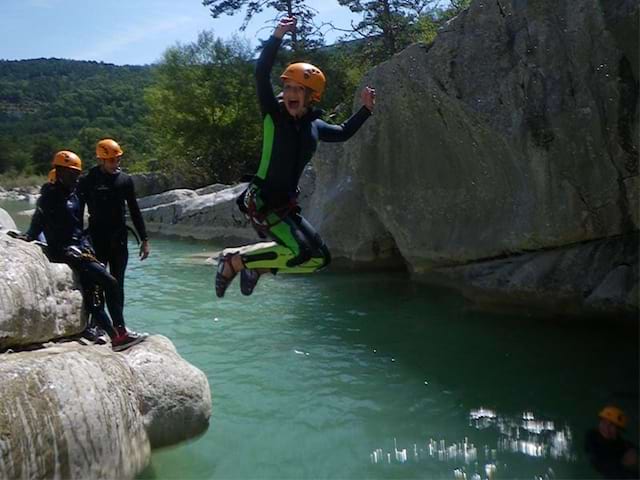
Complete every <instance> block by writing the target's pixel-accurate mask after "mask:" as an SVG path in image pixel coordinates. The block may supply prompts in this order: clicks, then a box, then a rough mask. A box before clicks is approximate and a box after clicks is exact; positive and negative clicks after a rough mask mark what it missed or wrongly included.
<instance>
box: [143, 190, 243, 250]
mask: <svg viewBox="0 0 640 480" xmlns="http://www.w3.org/2000/svg"><path fill="white" fill-rule="evenodd" d="M245 188H246V184H239V185H236V186H235V187H232V188H228V189H225V190H222V191H217V192H214V193H209V194H205V195H197V194H196V193H195V192H193V195H189V196H188V198H182V199H179V200H175V198H174V199H172V200H170V201H167V202H166V203H160V204H156V205H154V206H151V207H149V208H144V209H143V210H142V216H143V217H144V221H145V224H146V226H147V229H148V230H149V231H151V232H158V233H162V234H165V235H177V236H181V237H191V238H197V239H211V238H215V239H219V240H225V239H226V240H233V241H238V240H241V241H251V240H252V239H254V238H255V233H254V232H253V230H252V229H251V228H250V226H249V224H248V222H247V220H246V219H245V218H244V215H243V214H242V213H241V212H240V211H239V210H238V208H237V206H236V203H235V200H236V198H237V196H238V195H240V193H241V192H242V191H243V190H244V189H245ZM163 195H165V196H167V197H166V198H168V196H169V195H173V197H176V195H175V194H173V193H172V192H167V193H165V194H163ZM142 201H143V204H144V203H145V202H146V201H147V200H146V199H142Z"/></svg>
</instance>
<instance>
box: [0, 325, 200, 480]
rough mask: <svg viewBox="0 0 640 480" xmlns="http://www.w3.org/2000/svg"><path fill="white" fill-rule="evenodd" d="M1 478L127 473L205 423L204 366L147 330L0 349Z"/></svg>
mask: <svg viewBox="0 0 640 480" xmlns="http://www.w3.org/2000/svg"><path fill="white" fill-rule="evenodd" d="M0 385H1V386H2V395H1V396H0V478H133V477H134V476H135V475H136V474H138V473H139V472H140V471H141V470H142V469H143V468H144V467H145V466H146V465H147V464H148V462H149V458H150V449H151V447H159V446H166V445H173V444H175V443H178V442H180V441H183V440H186V439H188V438H193V437H194V436H197V435H199V434H201V433H203V432H204V431H206V429H207V427H208V425H209V418H210V416H211V393H210V389H209V384H208V381H207V379H206V377H205V375H204V374H203V373H202V372H201V371H200V370H198V369H196V368H195V367H193V366H192V365H190V364H188V363H187V362H185V361H184V360H183V359H182V358H181V357H180V356H179V355H178V354H177V353H176V350H175V348H174V347H173V345H172V344H171V342H170V341H169V340H168V339H166V338H164V337H160V336H153V337H150V338H149V339H147V340H146V341H145V342H143V343H142V344H139V345H136V346H134V347H132V348H131V349H129V350H127V351H125V352H123V353H115V352H113V351H112V350H111V348H110V347H109V346H108V345H107V346H83V345H78V344H76V343H74V342H69V343H63V344H56V345H54V346H51V347H48V348H44V349H41V350H36V351H29V352H18V353H5V354H2V355H0Z"/></svg>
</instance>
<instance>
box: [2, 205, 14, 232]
mask: <svg viewBox="0 0 640 480" xmlns="http://www.w3.org/2000/svg"><path fill="white" fill-rule="evenodd" d="M16 228H17V227H16V222H14V221H13V218H11V215H9V213H7V211H6V210H4V209H2V208H0V230H15V229H16Z"/></svg>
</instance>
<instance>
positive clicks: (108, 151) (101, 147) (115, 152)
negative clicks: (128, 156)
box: [96, 138, 124, 160]
mask: <svg viewBox="0 0 640 480" xmlns="http://www.w3.org/2000/svg"><path fill="white" fill-rule="evenodd" d="M123 153H124V152H123V151H122V148H120V145H118V142H116V141H115V140H112V139H111V138H105V139H103V140H100V141H99V142H98V144H97V145H96V157H98V158H99V159H100V160H110V159H112V158H118V157H120V156H122V154H123Z"/></svg>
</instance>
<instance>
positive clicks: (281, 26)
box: [273, 17, 298, 38]
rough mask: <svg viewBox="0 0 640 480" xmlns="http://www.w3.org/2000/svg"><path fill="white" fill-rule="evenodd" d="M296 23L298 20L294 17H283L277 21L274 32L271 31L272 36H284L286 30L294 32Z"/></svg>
mask: <svg viewBox="0 0 640 480" xmlns="http://www.w3.org/2000/svg"><path fill="white" fill-rule="evenodd" d="M296 23H298V20H297V19H296V17H284V18H283V19H281V20H280V22H279V23H278V26H277V27H276V30H275V32H273V36H274V37H276V38H282V37H284V34H285V33H287V32H291V33H293V32H295V31H296Z"/></svg>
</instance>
